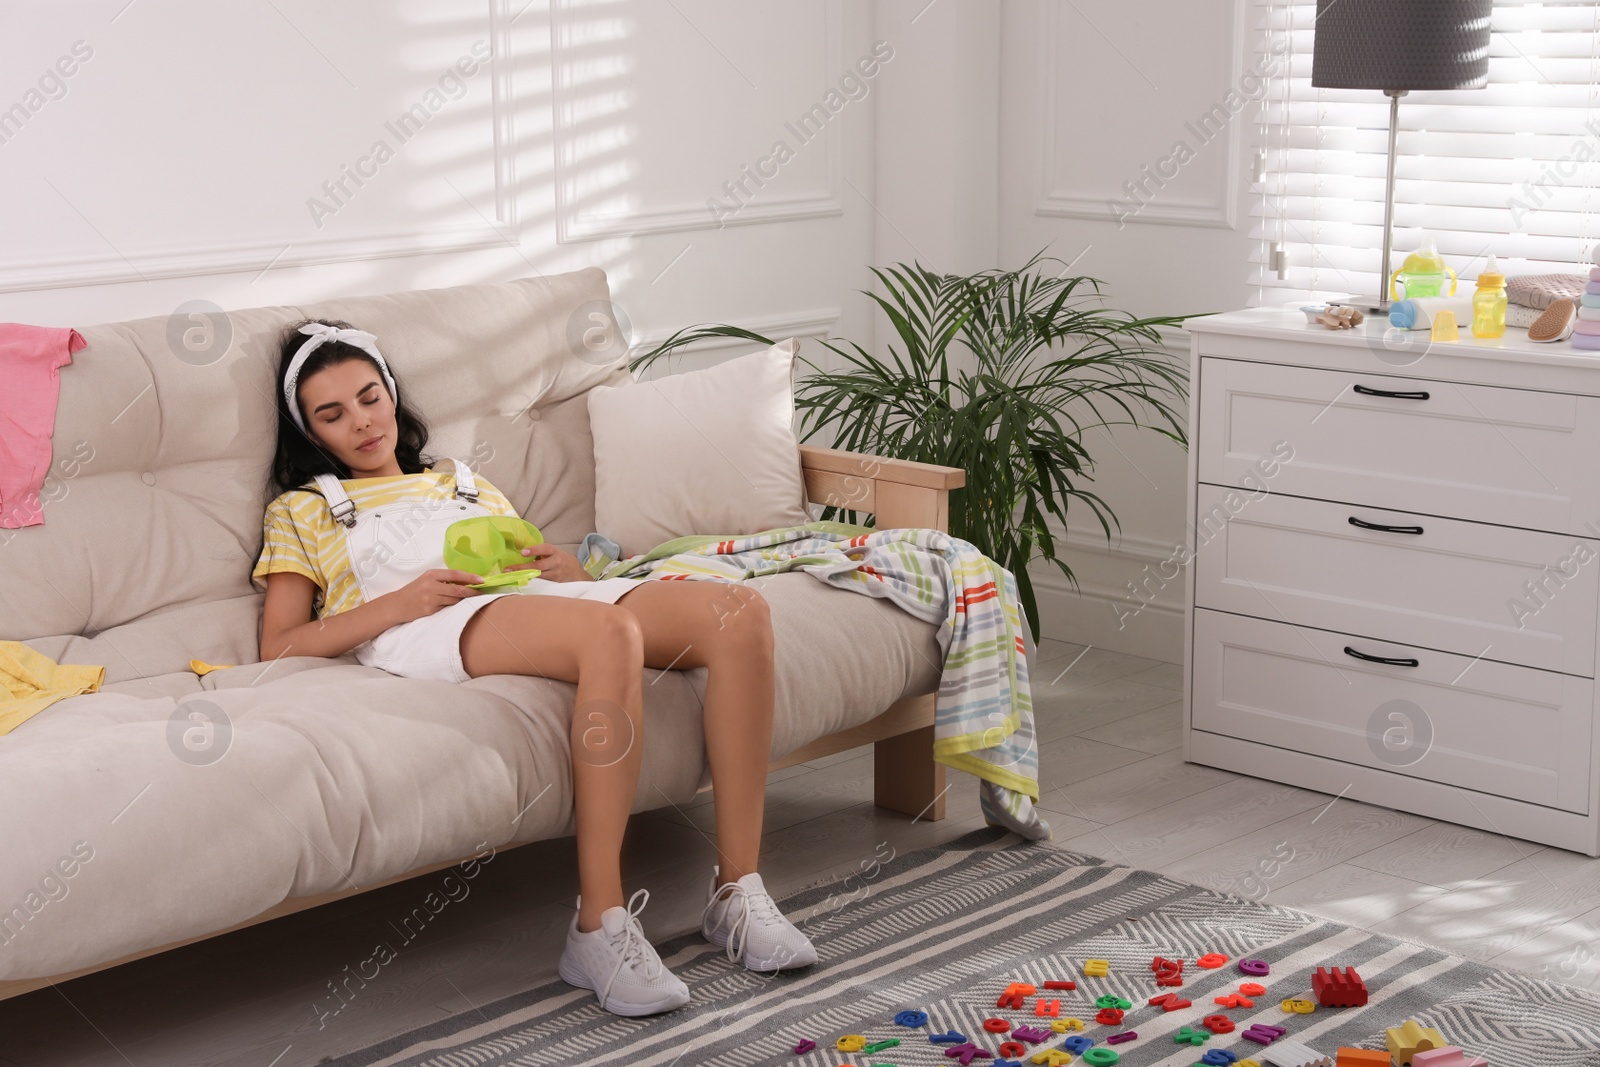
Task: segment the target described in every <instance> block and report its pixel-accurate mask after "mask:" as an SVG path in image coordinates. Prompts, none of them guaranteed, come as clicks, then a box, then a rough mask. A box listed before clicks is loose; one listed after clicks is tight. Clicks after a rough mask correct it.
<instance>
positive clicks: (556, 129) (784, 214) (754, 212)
mask: <svg viewBox="0 0 1600 1067" xmlns="http://www.w3.org/2000/svg"><path fill="white" fill-rule="evenodd" d="M568 4H569V0H553V2H552V3H551V5H550V56H551V85H552V91H551V106H552V109H553V117H552V121H551V141H552V143H553V145H554V151H555V218H556V241H557V242H558V243H560V244H571V243H574V242H577V241H593V240H599V239H601V238H607V237H635V236H638V235H640V234H650V233H673V232H681V231H688V230H720V229H722V228H723V227H725V226H752V225H762V224H766V223H772V222H786V221H790V220H794V219H812V218H822V217H825V216H830V215H842V214H844V202H843V190H844V162H843V157H844V153H843V151H842V150H841V149H840V147H839V143H838V141H839V138H838V131H837V129H836V127H835V124H834V123H832V122H830V123H829V124H828V125H827V126H825V127H824V128H823V130H822V131H821V133H820V134H819V135H818V136H817V137H816V138H814V139H813V141H808V142H807V144H812V143H814V142H815V141H821V142H822V151H823V166H824V169H825V171H826V173H827V188H826V189H824V190H820V191H818V192H815V193H799V194H795V193H791V194H788V195H786V196H759V197H756V198H755V199H753V200H751V201H749V203H748V204H747V205H746V206H744V207H741V208H740V209H739V211H738V213H737V214H735V215H733V216H732V217H729V218H726V219H721V220H718V219H717V218H716V217H715V216H713V215H712V213H711V212H710V210H709V209H708V208H707V207H706V202H705V201H704V200H701V201H698V202H696V203H687V202H686V203H681V204H669V205H666V206H664V207H658V208H651V209H648V210H639V211H585V210H584V209H583V207H582V205H581V204H580V203H579V202H578V198H577V197H576V195H575V192H574V189H573V183H574V179H575V177H576V175H575V174H574V164H573V162H572V161H571V159H570V158H569V149H570V140H569V139H568V138H567V136H566V134H567V125H566V123H565V121H564V120H565V118H566V115H567V112H568V106H567V105H568V100H569V97H568V91H567V86H566V82H565V79H564V77H563V76H562V52H563V50H564V49H566V47H567V44H566V41H565V35H564V34H563V32H562V26H563V23H562V17H563V15H564V14H565V12H566V8H567V6H568ZM823 12H824V15H823V18H824V29H823V36H824V45H823V57H824V58H823V63H824V64H825V65H826V66H827V68H828V69H829V72H830V75H829V76H830V77H833V76H835V75H836V74H837V72H839V71H840V70H842V69H843V66H844V9H843V0H827V2H826V4H825V6H824V8H823ZM729 177H734V176H733V175H730V176H729ZM711 195H715V196H719V197H720V196H721V195H722V190H721V189H713V190H711Z"/></svg>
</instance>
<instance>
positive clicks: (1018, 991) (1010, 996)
mask: <svg viewBox="0 0 1600 1067" xmlns="http://www.w3.org/2000/svg"><path fill="white" fill-rule="evenodd" d="M1033 994H1034V988H1033V986H1031V985H1029V984H1028V983H1027V982H1012V983H1011V984H1010V985H1008V986H1006V991H1005V992H1004V993H1001V994H1000V999H999V1000H997V1001H995V1002H994V1006H995V1007H997V1008H1010V1009H1012V1010H1013V1011H1021V1010H1022V1001H1023V999H1024V998H1026V997H1031V996H1033Z"/></svg>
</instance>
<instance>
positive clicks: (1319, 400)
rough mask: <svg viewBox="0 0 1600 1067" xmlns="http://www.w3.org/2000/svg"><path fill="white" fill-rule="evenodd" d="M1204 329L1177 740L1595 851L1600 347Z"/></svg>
mask: <svg viewBox="0 0 1600 1067" xmlns="http://www.w3.org/2000/svg"><path fill="white" fill-rule="evenodd" d="M1188 325H1189V331H1190V334H1191V337H1192V344H1191V357H1190V359H1191V364H1190V370H1191V375H1192V377H1191V389H1192V396H1191V400H1190V411H1189V426H1190V429H1191V443H1190V452H1189V492H1188V512H1187V518H1188V525H1189V531H1190V541H1189V544H1188V546H1187V548H1188V550H1189V553H1190V555H1189V557H1188V558H1189V567H1188V568H1187V582H1188V598H1187V602H1188V605H1189V607H1188V620H1187V627H1186V635H1185V636H1186V655H1187V663H1186V664H1185V668H1186V669H1185V693H1184V697H1185V713H1184V742H1183V754H1184V758H1185V759H1186V760H1188V761H1190V762H1193V763H1203V764H1208V765H1210V766H1214V767H1221V768H1225V769H1227V770H1231V771H1236V772H1240V773H1244V774H1251V775H1255V776H1257V777H1261V778H1268V779H1272V780H1274V781H1280V782H1287V783H1291V784H1294V785H1299V786H1303V787H1305V788H1308V789H1316V790H1319V791H1322V792H1326V793H1331V794H1336V795H1341V796H1345V797H1349V798H1352V799H1356V800H1363V801H1366V802H1368V803H1373V804H1378V805H1382V806H1385V807H1390V808H1396V809H1399V810H1402V811H1409V812H1414V813H1416V814H1419V815H1423V816H1427V817H1430V818H1436V819H1443V820H1446V821H1449V822H1455V823H1462V824H1465V825H1468V826H1475V827H1479V828H1482V829H1485V830H1490V831H1493V832H1496V833H1501V834H1506V835H1509V836H1512V837H1519V838H1524V839H1527V840H1530V841H1538V842H1541V843H1544V844H1549V845H1555V846H1558V847H1561V848H1567V849H1572V850H1574V851H1577V852H1582V853H1585V854H1587V855H1590V856H1595V855H1600V727H1597V724H1596V721H1595V720H1596V709H1595V700H1594V697H1595V684H1594V679H1595V668H1596V665H1597V658H1600V657H1597V656H1596V640H1597V639H1596V633H1597V626H1596V618H1597V612H1600V358H1597V357H1595V356H1589V355H1586V354H1584V353H1582V352H1580V351H1577V350H1574V349H1572V348H1571V347H1570V346H1569V345H1566V344H1564V343H1561V344H1555V345H1536V344H1532V343H1530V342H1529V341H1528V340H1527V339H1526V337H1525V335H1524V334H1523V333H1522V331H1519V330H1510V331H1508V332H1507V335H1506V337H1504V338H1501V339H1497V340H1493V341H1488V340H1477V339H1472V338H1468V339H1466V340H1464V341H1462V342H1458V343H1454V344H1438V345H1432V346H1428V345H1426V343H1425V341H1424V340H1423V339H1422V338H1421V337H1409V338H1407V342H1408V346H1407V347H1403V346H1400V345H1396V344H1395V343H1394V340H1393V339H1394V337H1395V335H1393V334H1391V335H1390V338H1391V340H1390V341H1389V342H1387V343H1386V341H1385V340H1384V337H1383V331H1382V330H1380V329H1379V328H1378V327H1377V326H1375V325H1372V324H1369V328H1367V329H1363V330H1361V331H1352V332H1334V331H1330V330H1326V329H1324V328H1323V327H1321V326H1308V325H1306V323H1305V318H1304V316H1303V315H1301V314H1300V312H1298V311H1294V310H1283V309H1273V308H1262V309H1255V310H1251V311H1241V312H1234V313H1231V314H1227V315H1217V316H1210V317H1207V318H1204V319H1195V320H1191V321H1190V323H1189V324H1188Z"/></svg>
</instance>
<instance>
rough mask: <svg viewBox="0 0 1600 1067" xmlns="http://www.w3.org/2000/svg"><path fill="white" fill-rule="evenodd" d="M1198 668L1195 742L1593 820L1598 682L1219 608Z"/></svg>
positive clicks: (1205, 616) (1200, 641)
mask: <svg viewBox="0 0 1600 1067" xmlns="http://www.w3.org/2000/svg"><path fill="white" fill-rule="evenodd" d="M1346 648H1351V649H1354V650H1355V651H1358V652H1361V653H1364V654H1366V655H1373V656H1385V657H1391V658H1408V659H1414V660H1415V661H1416V666H1395V665H1387V664H1382V663H1370V662H1366V661H1363V660H1360V659H1357V658H1355V657H1353V656H1351V655H1349V654H1348V653H1346V651H1345V649H1346ZM1192 669H1193V678H1192V685H1191V693H1192V703H1191V707H1190V725H1191V727H1192V728H1193V729H1195V730H1204V731H1207V732H1210V733H1215V734H1222V735H1226V736H1228V737H1235V738H1241V739H1243V740H1247V741H1255V742H1258V743H1260V744H1265V745H1271V746H1274V747H1277V748H1282V749H1288V750H1292V751H1295V752H1304V753H1307V754H1310V755H1314V756H1321V757H1324V758H1327V759H1335V760H1342V761H1344V762H1346V763H1353V764H1359V765H1361V766H1365V767H1373V768H1377V769H1379V770H1385V771H1389V772H1391V773H1394V774H1400V775H1407V776H1410V777H1414V778H1420V779H1425V780H1428V781H1433V782H1440V783H1443V784H1446V785H1453V786H1458V787H1460V788H1462V789H1471V790H1477V791H1479V792H1484V793H1491V794H1494V795H1496V796H1503V797H1509V798H1511V799H1514V800H1522V801H1526V802H1528V803H1532V804H1541V805H1544V806H1546V807H1552V808H1560V809H1563V810H1566V811H1572V812H1576V813H1578V814H1586V813H1587V812H1588V807H1589V760H1590V729H1591V717H1592V707H1591V705H1592V700H1593V694H1594V682H1593V681H1592V680H1591V679H1588V678H1577V677H1574V676H1572V675H1570V674H1557V673H1554V672H1552V671H1540V670H1534V669H1532V668H1530V667H1513V666H1510V665H1508V664H1504V663H1496V662H1493V661H1491V660H1476V661H1474V660H1473V658H1472V657H1470V656H1457V655H1451V654H1448V653H1443V652H1431V651H1428V650H1426V649H1421V648H1415V647H1412V646H1408V645H1400V644H1394V643H1391V642H1382V641H1375V640H1372V639H1370V638H1363V637H1351V636H1348V635H1345V634H1339V633H1331V632H1329V631H1326V630H1315V629H1311V628H1309V627H1303V626H1293V625H1290V624H1288V623H1281V622H1268V621H1266V620H1263V619H1252V618H1247V617H1245V616H1242V615H1229V614H1225V613H1222V612H1217V611H1210V610H1207V609H1205V608H1197V609H1196V610H1195V612H1194V647H1193V651H1192ZM1470 799H1471V798H1470V797H1465V798H1463V803H1467V802H1470Z"/></svg>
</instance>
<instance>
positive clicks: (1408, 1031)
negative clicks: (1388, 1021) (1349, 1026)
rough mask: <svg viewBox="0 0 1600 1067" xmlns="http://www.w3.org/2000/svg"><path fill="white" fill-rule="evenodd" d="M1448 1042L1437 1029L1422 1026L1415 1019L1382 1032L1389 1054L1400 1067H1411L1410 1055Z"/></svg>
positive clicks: (1442, 1045)
mask: <svg viewBox="0 0 1600 1067" xmlns="http://www.w3.org/2000/svg"><path fill="white" fill-rule="evenodd" d="M1449 1043H1450V1042H1448V1041H1446V1040H1445V1039H1444V1035H1443V1034H1441V1033H1440V1032H1439V1031H1438V1030H1435V1029H1434V1028H1433V1027H1431V1026H1423V1025H1422V1024H1421V1023H1419V1022H1417V1021H1416V1020H1415V1019H1407V1020H1406V1021H1405V1022H1403V1023H1401V1024H1400V1025H1399V1026H1391V1027H1389V1029H1388V1030H1386V1031H1385V1032H1384V1044H1386V1045H1388V1046H1389V1055H1390V1056H1392V1057H1393V1058H1394V1062H1395V1063H1397V1064H1399V1065H1400V1067H1411V1057H1412V1056H1415V1055H1416V1054H1417V1053H1419V1052H1427V1051H1428V1050H1430V1049H1436V1048H1443V1047H1444V1046H1445V1045H1448V1044H1449Z"/></svg>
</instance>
